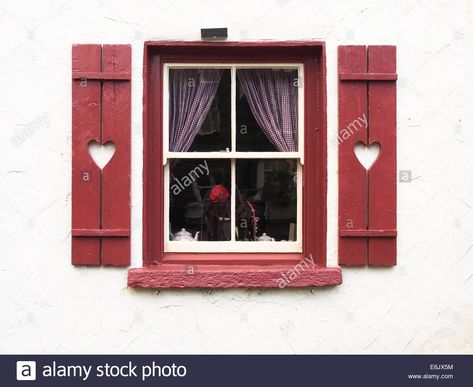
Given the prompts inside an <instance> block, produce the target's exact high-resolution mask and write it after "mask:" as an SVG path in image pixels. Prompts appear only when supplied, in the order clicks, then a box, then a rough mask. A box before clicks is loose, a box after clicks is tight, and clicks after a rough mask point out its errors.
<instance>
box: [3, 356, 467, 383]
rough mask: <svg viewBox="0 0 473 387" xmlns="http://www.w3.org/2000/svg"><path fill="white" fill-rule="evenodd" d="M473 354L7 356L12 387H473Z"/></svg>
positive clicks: (5, 378)
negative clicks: (153, 386)
mask: <svg viewBox="0 0 473 387" xmlns="http://www.w3.org/2000/svg"><path fill="white" fill-rule="evenodd" d="M472 373H473V355H360V356H355V355H313V356H312V355H292V356H291V355H274V356H271V355H261V356H257V355H254V356H250V355H248V356H247V355H241V356H238V355H227V356H217V355H208V356H206V355H189V356H188V355H169V356H168V355H156V356H154V355H57V356H56V355H2V356H0V377H1V380H0V385H1V386H2V387H10V386H18V385H19V386H88V385H90V386H143V385H146V386H148V385H149V386H151V385H155V386H203V387H204V386H205V387H211V386H219V387H221V386H225V387H231V386H239V387H249V386H274V387H276V386H285V387H299V386H323V387H326V386H344V387H346V386H382V387H390V386H393V387H400V386H473V378H472Z"/></svg>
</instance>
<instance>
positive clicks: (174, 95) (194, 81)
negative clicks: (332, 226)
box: [169, 69, 222, 152]
mask: <svg viewBox="0 0 473 387" xmlns="http://www.w3.org/2000/svg"><path fill="white" fill-rule="evenodd" d="M221 75H222V71H221V70H218V69H175V70H170V71H169V150H170V151H171V152H186V151H188V150H189V148H190V147H191V145H192V143H193V141H194V139H195V136H197V133H199V130H200V128H201V126H202V124H203V122H204V120H205V117H206V116H207V113H208V112H209V109H210V106H211V105H212V101H213V100H214V98H215V95H216V93H217V89H218V85H219V83H220V77H221Z"/></svg>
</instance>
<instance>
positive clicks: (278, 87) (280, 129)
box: [237, 69, 298, 152]
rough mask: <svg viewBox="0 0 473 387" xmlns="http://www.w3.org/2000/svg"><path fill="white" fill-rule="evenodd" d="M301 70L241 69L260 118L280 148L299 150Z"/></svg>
mask: <svg viewBox="0 0 473 387" xmlns="http://www.w3.org/2000/svg"><path fill="white" fill-rule="evenodd" d="M295 74H297V73H296V72H295V71H287V70H282V69H244V70H243V69H242V70H238V71H237V75H238V79H239V81H240V85H241V88H242V90H243V92H244V93H245V95H246V99H247V100H248V103H249V105H250V109H251V111H252V113H253V115H254V117H255V119H256V122H257V123H258V125H259V126H260V127H261V129H262V130H263V132H264V134H265V135H266V137H268V139H269V141H271V143H272V144H273V145H274V146H275V147H276V149H277V150H278V151H280V152H296V151H297V95H298V93H297V75H295Z"/></svg>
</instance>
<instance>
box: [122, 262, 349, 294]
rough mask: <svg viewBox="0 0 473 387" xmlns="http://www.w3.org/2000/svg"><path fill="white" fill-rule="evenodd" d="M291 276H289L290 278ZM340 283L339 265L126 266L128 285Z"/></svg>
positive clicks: (146, 286) (196, 286)
mask: <svg viewBox="0 0 473 387" xmlns="http://www.w3.org/2000/svg"><path fill="white" fill-rule="evenodd" d="M291 278H292V279H291ZM341 283H342V272H341V270H340V268H339V267H317V266H316V267H314V268H307V269H306V268H304V270H302V269H301V268H299V270H297V267H295V266H294V265H270V266H269V265H266V266H238V267H235V266H233V267H232V266H228V265H225V266H224V265H193V266H191V265H183V264H162V265H156V266H147V267H143V268H139V269H130V271H129V272H128V286H131V287H139V288H153V289H159V288H278V287H279V288H284V287H289V288H299V287H306V286H332V285H340V284H341Z"/></svg>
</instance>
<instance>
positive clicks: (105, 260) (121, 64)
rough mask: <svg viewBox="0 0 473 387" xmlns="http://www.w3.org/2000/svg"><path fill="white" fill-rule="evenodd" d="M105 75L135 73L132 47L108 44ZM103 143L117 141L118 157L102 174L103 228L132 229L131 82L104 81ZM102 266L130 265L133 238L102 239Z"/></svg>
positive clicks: (104, 48) (116, 151) (104, 67)
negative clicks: (132, 65)
mask: <svg viewBox="0 0 473 387" xmlns="http://www.w3.org/2000/svg"><path fill="white" fill-rule="evenodd" d="M102 70H103V71H104V72H105V73H114V74H117V73H118V74H129V73H130V72H131V46H129V45H104V46H103V69H102ZM102 87H103V88H102V93H103V95H102V104H103V106H102V143H103V144H106V143H107V142H109V141H113V142H114V144H115V147H116V150H115V154H114V155H113V157H112V159H111V160H110V162H109V163H108V164H107V165H106V166H105V167H104V169H103V171H102V227H103V228H104V229H129V228H130V151H131V149H130V148H131V146H130V129H131V82H130V81H128V82H117V81H104V82H103V86H102ZM102 264H103V265H114V266H127V265H129V264H130V238H129V236H118V237H113V238H110V237H104V238H102Z"/></svg>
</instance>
